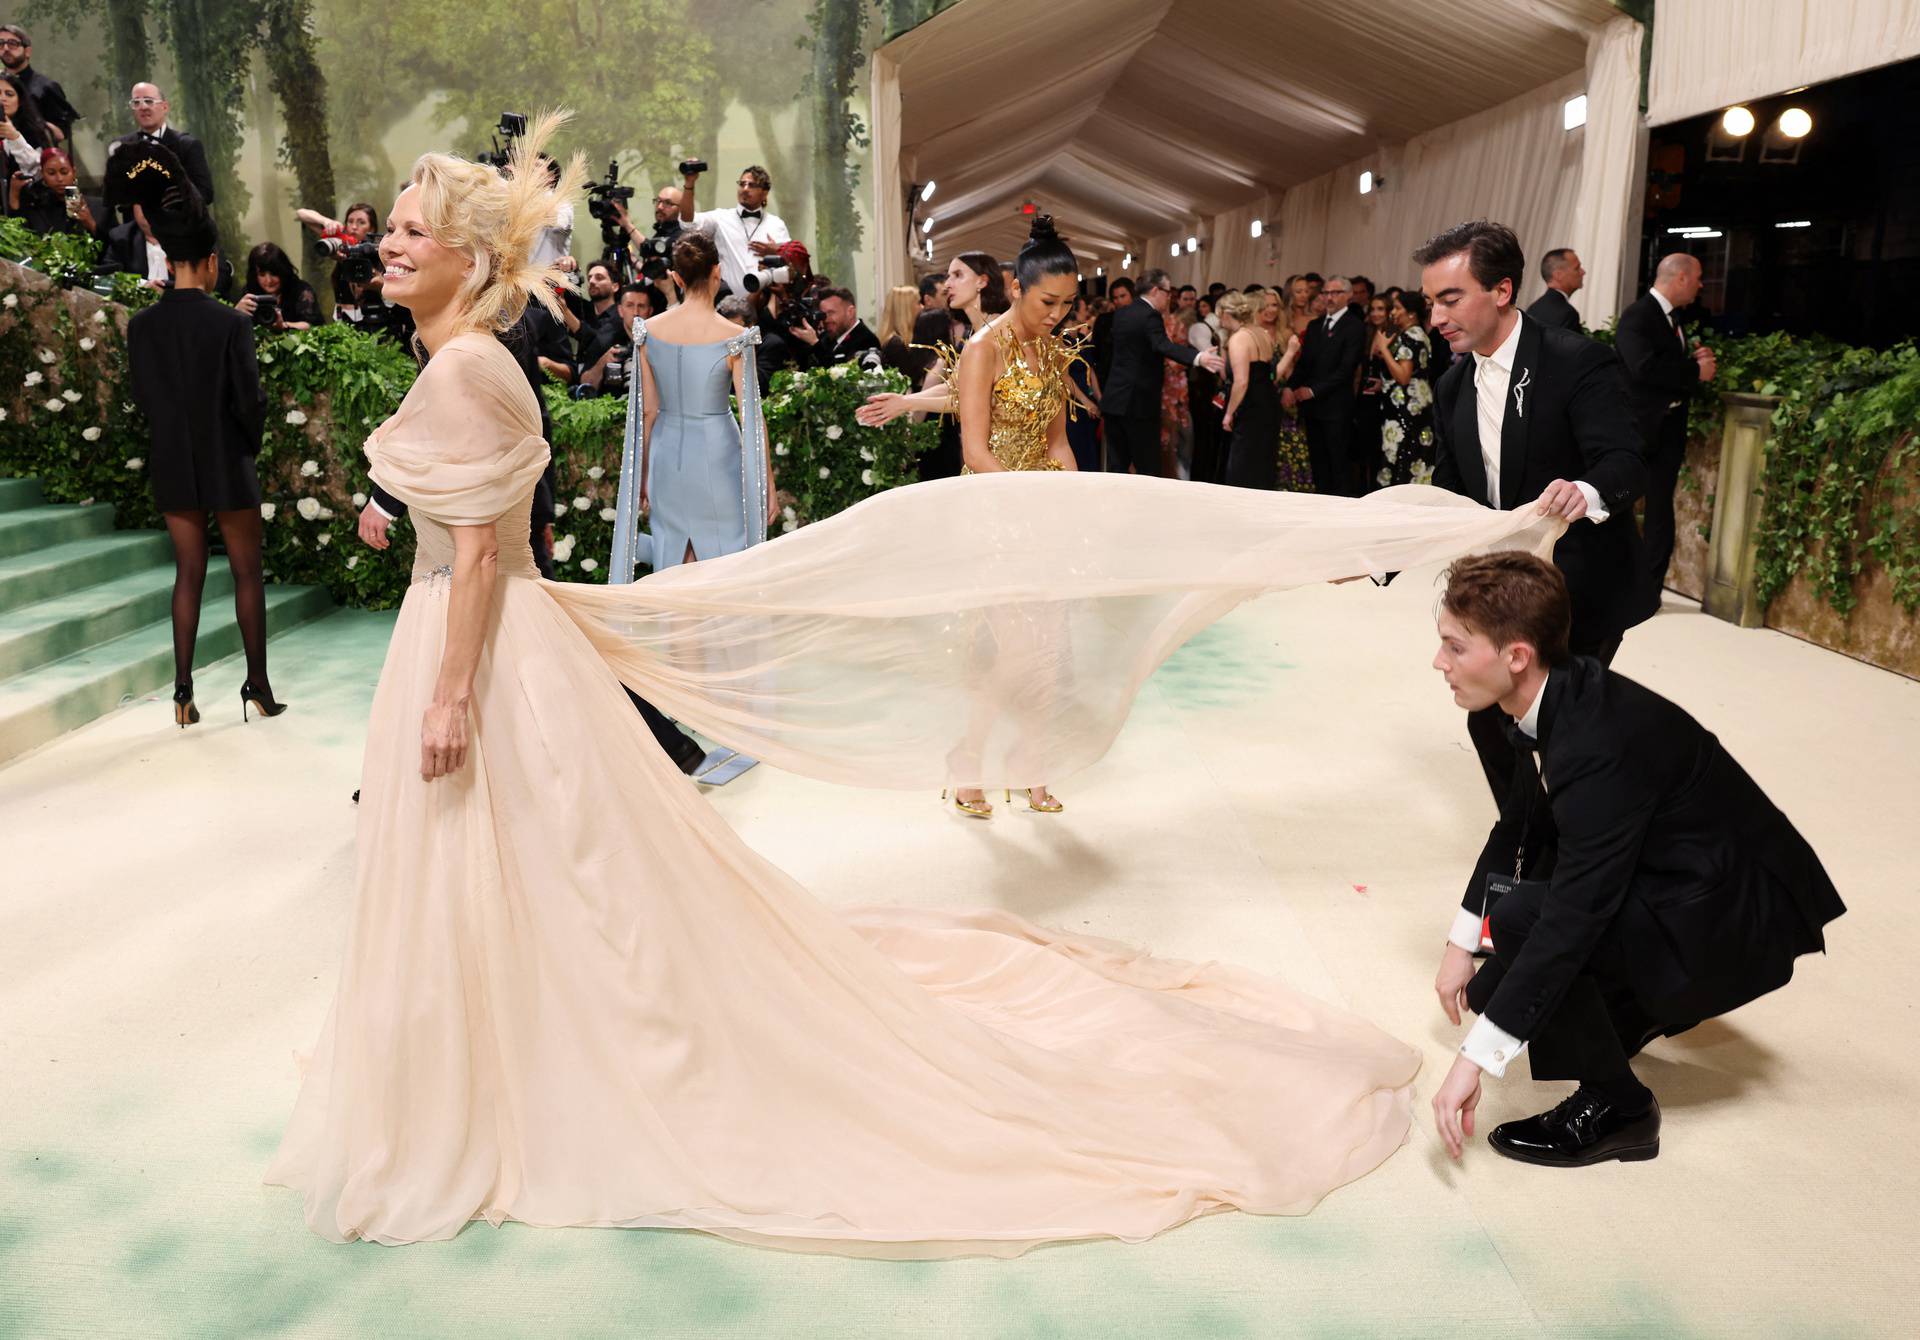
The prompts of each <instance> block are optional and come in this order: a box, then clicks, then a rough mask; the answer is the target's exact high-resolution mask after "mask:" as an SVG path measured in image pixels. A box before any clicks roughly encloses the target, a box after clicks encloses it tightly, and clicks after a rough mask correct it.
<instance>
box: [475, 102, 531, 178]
mask: <svg viewBox="0 0 1920 1340" xmlns="http://www.w3.org/2000/svg"><path fill="white" fill-rule="evenodd" d="M526 133H527V114H526V113H525V112H502V113H500V124H499V125H498V126H496V127H495V128H494V134H493V149H492V151H491V152H482V153H480V154H478V155H476V158H477V160H478V161H479V162H482V163H485V164H487V165H488V166H489V167H491V168H493V169H494V170H495V171H497V172H505V171H506V170H507V162H508V160H509V159H510V158H512V157H513V142H514V141H515V140H517V139H519V138H520V137H521V136H522V135H524V134H526ZM503 141H504V142H503Z"/></svg>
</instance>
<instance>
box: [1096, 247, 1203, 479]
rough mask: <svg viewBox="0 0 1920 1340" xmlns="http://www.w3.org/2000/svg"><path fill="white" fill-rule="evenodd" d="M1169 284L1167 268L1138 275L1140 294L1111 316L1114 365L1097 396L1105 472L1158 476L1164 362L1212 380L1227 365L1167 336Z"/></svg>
mask: <svg viewBox="0 0 1920 1340" xmlns="http://www.w3.org/2000/svg"><path fill="white" fill-rule="evenodd" d="M1172 301H1173V281H1172V280H1171V279H1169V278H1167V272H1166V271H1165V270H1149V271H1147V272H1146V273H1145V274H1143V275H1141V276H1140V292H1139V296H1138V297H1136V298H1135V299H1134V300H1133V301H1132V302H1130V303H1128V304H1127V305H1126V306H1125V307H1116V308H1115V309H1114V313H1113V362H1112V364H1111V365H1110V367H1109V368H1108V371H1107V376H1106V380H1105V381H1104V382H1103V383H1102V386H1101V392H1100V421H1101V423H1102V424H1104V425H1105V427H1106V436H1107V469H1108V471H1109V472H1113V473H1120V474H1124V473H1125V472H1126V469H1127V467H1128V466H1132V467H1133V469H1134V472H1135V473H1137V474H1143V475H1155V476H1157V475H1159V473H1160V387H1161V383H1162V382H1163V381H1164V380H1165V378H1166V372H1167V368H1166V360H1167V359H1169V358H1171V359H1173V360H1174V361H1175V362H1176V363H1181V364H1184V365H1186V366H1188V367H1192V366H1193V365H1195V364H1198V365H1199V366H1201V367H1203V368H1205V369H1206V370H1207V371H1208V372H1211V373H1213V374H1214V375H1215V376H1219V375H1220V370H1221V369H1222V368H1224V367H1225V366H1226V364H1225V362H1224V361H1222V359H1221V357H1220V355H1219V353H1218V352H1217V351H1215V350H1211V349H1209V350H1207V351H1205V352H1202V351H1200V350H1198V349H1195V348H1194V347H1193V346H1192V345H1190V344H1175V343H1174V342H1173V341H1172V340H1170V339H1168V338H1167V326H1166V317H1167V307H1168V305H1169V304H1170V303H1171V302H1172Z"/></svg>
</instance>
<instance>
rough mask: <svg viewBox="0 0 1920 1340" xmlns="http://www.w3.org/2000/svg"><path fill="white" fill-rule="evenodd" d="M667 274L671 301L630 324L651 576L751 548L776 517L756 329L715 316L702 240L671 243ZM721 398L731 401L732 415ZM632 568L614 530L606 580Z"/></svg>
mask: <svg viewBox="0 0 1920 1340" xmlns="http://www.w3.org/2000/svg"><path fill="white" fill-rule="evenodd" d="M673 272H674V277H675V279H676V280H677V281H678V283H679V286H680V290H681V301H680V303H679V305H678V306H676V307H673V308H671V309H669V310H668V311H666V312H665V313H663V314H661V315H660V316H657V317H654V318H653V319H652V320H650V321H646V322H642V323H638V324H636V325H635V327H634V341H635V348H636V350H637V354H638V361H639V363H640V384H639V386H638V387H637V389H638V391H639V394H640V397H641V404H640V405H639V406H637V408H638V409H639V410H640V413H639V414H638V415H633V414H630V415H629V419H630V421H631V420H636V419H637V420H638V421H639V423H638V425H637V426H639V427H641V428H642V432H641V434H640V438H641V440H640V442H639V443H638V444H637V445H638V446H639V458H640V459H639V470H638V472H637V473H638V476H639V480H640V496H639V499H638V502H639V509H638V510H639V511H640V513H641V514H642V515H647V514H649V513H650V514H651V526H650V529H651V531H652V535H653V543H652V550H653V554H652V557H653V567H654V569H655V570H656V571H657V570H659V569H662V568H670V567H675V566H677V565H679V564H681V563H691V562H693V561H694V560H696V559H701V558H714V557H717V556H719V555H721V554H732V553H738V552H739V551H740V550H742V549H745V548H747V547H748V546H749V545H753V544H758V543H759V542H760V541H761V540H764V539H765V538H766V537H767V525H768V524H769V522H770V521H771V520H772V518H773V516H774V515H775V514H776V509H775V508H774V506H773V469H772V460H771V457H770V455H769V451H768V446H767V435H766V427H765V424H764V423H763V422H762V421H761V417H760V405H759V394H758V392H759V386H758V383H757V381H756V380H755V377H754V375H753V371H752V369H751V367H750V365H749V361H748V360H749V359H750V358H751V352H750V351H751V347H752V346H753V345H754V344H757V343H758V342H759V334H760V332H759V331H758V330H757V329H752V328H748V329H742V328H741V327H739V326H736V325H735V324H734V323H733V322H731V321H728V320H727V319H726V318H724V317H722V316H721V315H720V314H719V313H718V312H716V311H715V310H714V305H713V304H714V294H715V292H716V291H717V290H718V288H719V286H720V269H719V256H718V253H717V252H716V251H715V249H714V245H713V241H712V239H710V238H709V237H707V236H706V234H704V233H697V232H694V233H688V234H686V235H685V236H684V237H682V238H681V239H680V241H679V243H678V244H676V245H675V247H674V249H673ZM729 396H738V397H739V401H740V410H741V413H740V417H739V418H737V419H736V418H735V417H734V413H733V409H732V408H731V406H730V404H729V400H728V398H729ZM631 435H632V434H631V430H630V436H631ZM629 468H630V467H629ZM623 484H624V480H623ZM623 492H624V488H623ZM623 510H625V509H623ZM623 538H626V539H628V540H629V552H628V555H627V556H626V557H625V558H624V560H623V555H622V552H621V550H622V543H621V542H622V540H623ZM632 571H633V562H632V550H631V537H623V536H622V535H620V534H616V535H615V537H614V562H613V570H612V572H611V573H610V578H611V580H613V581H615V582H619V581H628V580H631V579H632Z"/></svg>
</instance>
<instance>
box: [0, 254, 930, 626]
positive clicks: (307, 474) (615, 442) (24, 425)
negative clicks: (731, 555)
mask: <svg viewBox="0 0 1920 1340" xmlns="http://www.w3.org/2000/svg"><path fill="white" fill-rule="evenodd" d="M88 246H89V244H87V243H85V242H84V241H78V242H76V241H75V240H74V239H56V240H54V241H53V242H52V244H51V245H48V244H45V243H43V242H42V241H41V240H40V239H35V238H34V237H33V235H32V234H30V233H26V231H25V230H24V229H22V228H20V226H19V224H18V222H17V221H15V220H4V221H0V256H4V257H8V258H20V259H24V260H25V261H27V262H28V264H29V265H30V266H31V267H32V268H31V269H29V268H26V267H23V266H22V265H19V264H14V263H7V262H0V387H3V388H8V389H7V390H6V391H5V392H4V393H0V475H36V476H38V477H39V478H40V481H41V484H42V486H43V488H44V489H45V491H46V494H47V497H48V498H49V499H50V500H52V501H54V502H110V503H112V504H113V505H114V508H115V520H116V523H117V524H118V525H120V526H121V527H123V528H133V527H149V526H157V525H158V524H159V520H160V519H159V517H158V515H157V514H156V513H155V512H154V509H153V502H152V495H151V492H150V490H149V488H148V485H147V477H146V471H145V469H144V466H145V458H146V454H147V446H148V436H147V427H146V423H145V421H144V419H143V417H142V416H141V414H140V412H139V410H138V409H137V408H136V407H135V406H134V405H133V404H132V402H131V400H130V399H128V398H126V397H127V392H126V390H125V389H124V387H123V386H122V374H123V372H124V369H125V367H126V324H127V318H128V315H129V307H130V306H139V305H144V304H145V303H147V302H151V301H152V300H153V296H154V295H153V291H152V290H151V289H147V288H145V287H144V286H143V285H140V284H139V283H138V282H137V281H133V280H131V279H129V278H128V277H125V276H122V277H120V283H119V286H118V288H117V290H116V294H117V296H118V297H120V298H123V299H126V301H124V302H114V301H109V300H107V299H105V298H102V297H100V296H98V295H96V294H94V293H92V292H90V291H88V290H86V289H81V288H73V289H63V288H61V287H60V286H59V285H58V284H57V283H55V282H54V280H53V279H52V278H50V277H49V273H58V272H59V271H61V270H63V269H69V268H70V269H73V270H75V271H84V270H85V269H87V268H88V266H89V265H90V264H91V260H92V254H91V252H90V251H89V250H88ZM35 271H40V273H35ZM258 347H259V358H260V375H261V381H262V384H263V385H264V387H265V389H266V392H267V397H268V404H269V405H270V406H271V408H270V410H269V413H268V416H267V427H266V433H265V437H264V441H263V442H262V445H261V450H260V456H259V460H258V467H259V473H260V487H261V494H262V497H263V500H264V501H263V503H262V506H261V512H262V514H263V515H264V517H265V519H266V526H265V539H266V552H265V562H266V569H267V573H268V576H269V578H270V579H271V580H273V581H278V582H289V583H299V584H318V585H322V586H325V587H326V588H327V589H328V591H329V592H331V594H332V595H333V597H334V599H336V600H337V601H339V602H341V603H342V604H346V605H355V606H363V607H367V608H374V609H381V608H388V607H391V606H393V605H396V604H398V603H399V600H400V598H401V597H402V596H403V595H405V593H406V589H407V581H408V567H409V563H410V551H411V533H410V531H409V529H408V528H407V526H406V525H405V524H404V523H401V524H398V525H396V526H395V527H393V530H392V532H391V537H392V540H393V542H394V543H393V548H392V549H391V550H389V551H387V552H386V553H384V554H381V553H375V552H374V551H372V550H370V549H367V548H366V547H365V546H364V545H363V544H361V543H360V541H359V538H358V536H357V534H356V524H357V520H358V516H359V510H360V508H361V507H362V506H363V505H364V504H365V501H366V494H367V490H368V487H369V484H368V479H367V473H366V462H365V457H364V455H363V454H362V452H361V449H360V447H361V443H362V442H363V441H364V440H365V438H366V435H367V433H368V432H370V431H371V430H372V428H373V427H374V426H375V425H377V424H378V423H380V422H381V421H382V420H383V419H385V418H386V417H387V416H388V415H389V414H391V413H392V412H393V410H394V408H395V407H396V406H397V405H398V404H399V403H400V399H401V397H402V396H404V395H405V394H406V392H407V388H408V387H410V386H411V385H412V384H413V378H414V375H415V365H414V361H413V359H412V357H411V356H410V355H409V354H407V353H406V352H405V351H404V350H402V349H400V348H398V347H397V346H395V345H393V344H392V343H390V342H388V341H385V340H380V339H376V338H373V337H370V336H367V335H363V334H361V333H360V332H358V331H356V330H353V329H352V328H350V327H347V326H341V325H326V326H319V327H315V328H314V329H312V330H308V331H290V332H287V333H285V334H282V335H272V336H264V337H262V338H261V340H260V342H259V346H258ZM906 389H908V388H907V386H906V383H905V380H904V378H902V377H901V376H900V374H898V373H895V372H885V373H875V374H862V373H842V374H841V375H838V376H835V375H833V374H832V373H829V372H817V373H807V374H795V373H781V374H779V375H778V376H776V378H775V380H774V387H773V391H772V394H771V395H770V396H769V398H768V401H767V405H766V411H767V421H768V433H769V436H770V438H771V439H772V441H773V443H774V452H775V459H774V473H775V483H776V487H777V488H778V490H779V492H780V495H781V499H780V500H781V502H782V504H783V519H782V521H781V523H780V524H779V525H778V526H776V527H775V530H776V532H778V531H779V530H781V529H793V528H796V527H798V526H802V525H805V524H806V523H807V522H809V521H814V520H818V519H820V518H822V517H826V516H830V515H832V514H833V513H834V512H837V511H840V510H841V509H843V508H845V507H848V506H851V505H852V504H853V503H855V502H857V501H859V500H860V499H861V498H864V497H867V496H869V495H870V494H873V493H875V492H878V491H879V490H881V489H884V488H891V487H893V486H895V485H897V484H901V483H906V482H908V481H910V480H911V479H912V478H913V477H914V461H915V456H916V454H917V453H918V452H919V451H921V450H924V449H925V448H926V447H927V446H928V445H930V440H931V437H932V435H933V434H935V433H936V432H937V429H935V428H934V427H933V426H932V425H930V424H909V423H907V422H906V421H905V420H898V421H896V422H895V423H893V424H889V425H888V426H887V427H886V428H882V429H867V428H862V427H860V426H859V425H858V424H856V423H855V422H854V419H853V407H854V406H855V405H856V404H857V403H858V402H859V401H860V400H861V399H863V398H864V397H865V395H867V394H868V393H870V392H871V391H873V390H892V391H904V390H906ZM546 399H547V407H548V410H549V412H550V414H551V417H552V420H553V443H552V446H553V453H554V465H555V475H556V478H557V481H558V485H559V489H558V493H557V495H556V497H555V503H556V505H557V507H558V509H559V511H560V513H561V515H560V516H559V518H558V519H557V521H556V523H555V525H554V558H555V568H556V575H557V576H559V577H560V578H561V579H562V580H569V581H604V580H606V572H605V568H604V563H605V557H606V554H607V553H608V551H609V550H610V548H611V547H612V540H613V499H614V485H615V482H616V479H617V476H618V472H619V463H620V446H621V434H622V428H623V425H624V423H625V415H626V402H625V401H624V400H620V399H609V398H604V397H603V398H599V399H593V400H572V399H569V398H567V396H566V395H565V393H564V391H563V389H562V388H561V387H559V386H558V385H557V384H556V385H554V386H550V387H549V388H547V392H546Z"/></svg>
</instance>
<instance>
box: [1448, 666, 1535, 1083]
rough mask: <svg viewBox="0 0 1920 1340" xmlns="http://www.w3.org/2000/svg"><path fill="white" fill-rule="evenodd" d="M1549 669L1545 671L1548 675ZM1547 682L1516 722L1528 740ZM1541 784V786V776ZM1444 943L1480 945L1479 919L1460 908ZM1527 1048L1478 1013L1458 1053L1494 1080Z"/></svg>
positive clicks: (1532, 737)
mask: <svg viewBox="0 0 1920 1340" xmlns="http://www.w3.org/2000/svg"><path fill="white" fill-rule="evenodd" d="M1551 677H1552V672H1551V671H1549V672H1548V678H1551ZM1546 697H1547V681H1546V679H1542V680H1541V681H1540V691H1539V692H1538V693H1536V694H1534V695H1533V702H1532V703H1530V704H1529V705H1528V707H1527V710H1526V711H1525V712H1524V713H1523V714H1522V715H1521V717H1520V720H1519V721H1518V722H1517V723H1516V724H1517V725H1518V726H1519V728H1520V733H1521V734H1522V735H1524V736H1526V737H1527V738H1528V739H1529V740H1537V739H1539V738H1540V704H1541V703H1542V702H1544V701H1546ZM1541 784H1542V785H1543V786H1544V785H1545V778H1544V776H1543V778H1542V781H1541ZM1447 942H1448V943H1449V944H1453V945H1456V946H1458V947H1459V948H1461V949H1464V950H1466V951H1467V952H1468V953H1469V954H1471V953H1473V952H1474V951H1475V950H1477V949H1479V948H1480V918H1479V916H1478V915H1476V914H1475V913H1473V912H1472V911H1470V910H1469V909H1467V908H1464V907H1463V908H1461V909H1460V910H1459V911H1458V912H1456V913H1455V914H1454V918H1453V927H1452V929H1450V930H1449V931H1448V932H1447ZM1526 1049H1527V1044H1526V1043H1524V1042H1522V1041H1521V1040H1520V1039H1519V1038H1516V1037H1515V1036H1514V1035H1513V1034H1511V1033H1509V1032H1507V1030H1506V1029H1504V1028H1502V1027H1500V1025H1498V1024H1496V1023H1494V1022H1493V1020H1491V1019H1489V1018H1487V1016H1486V1015H1484V1014H1483V1015H1481V1016H1480V1017H1479V1018H1478V1019H1476V1020H1475V1021H1474V1024H1473V1027H1472V1028H1470V1029H1468V1030H1467V1040H1466V1041H1465V1042H1462V1043H1461V1044H1460V1054H1461V1055H1462V1056H1464V1057H1466V1058H1467V1059H1468V1060H1469V1061H1471V1062H1473V1063H1474V1064H1475V1065H1477V1066H1479V1067H1480V1068H1481V1069H1482V1070H1484V1071H1486V1072H1487V1073H1488V1074H1489V1075H1492V1076H1493V1077H1494V1078H1495V1079H1499V1078H1500V1077H1501V1076H1503V1075H1505V1074H1506V1073H1507V1066H1508V1064H1509V1063H1511V1062H1512V1061H1514V1060H1515V1059H1516V1058H1518V1057H1519V1055H1520V1053H1521V1052H1523V1051H1525V1050H1526Z"/></svg>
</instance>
